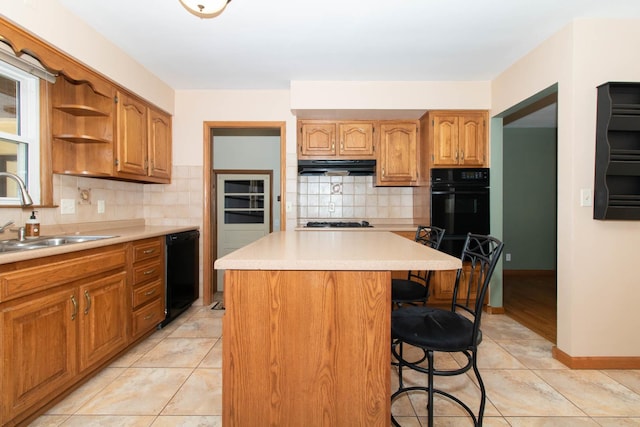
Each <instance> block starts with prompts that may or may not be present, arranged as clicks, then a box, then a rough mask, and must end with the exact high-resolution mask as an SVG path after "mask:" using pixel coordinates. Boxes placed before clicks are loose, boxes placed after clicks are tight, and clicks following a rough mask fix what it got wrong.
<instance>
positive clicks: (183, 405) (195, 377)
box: [161, 369, 222, 415]
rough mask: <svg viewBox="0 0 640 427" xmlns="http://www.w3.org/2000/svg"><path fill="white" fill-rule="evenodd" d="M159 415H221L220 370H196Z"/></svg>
mask: <svg viewBox="0 0 640 427" xmlns="http://www.w3.org/2000/svg"><path fill="white" fill-rule="evenodd" d="M161 415H222V369H196V370H194V371H193V373H192V374H191V376H190V377H189V378H188V379H187V381H186V382H185V383H184V384H183V385H182V387H180V390H178V392H177V393H176V395H175V396H174V397H173V399H171V401H169V403H168V404H167V406H166V407H165V408H164V410H163V411H162V412H161Z"/></svg>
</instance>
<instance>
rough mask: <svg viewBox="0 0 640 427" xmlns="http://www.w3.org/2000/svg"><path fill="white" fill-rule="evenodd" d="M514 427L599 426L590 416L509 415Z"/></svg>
mask: <svg viewBox="0 0 640 427" xmlns="http://www.w3.org/2000/svg"><path fill="white" fill-rule="evenodd" d="M507 421H508V422H509V425H511V426H512V427H560V426H562V427H598V426H599V424H598V423H597V422H595V421H594V420H592V419H591V418H588V417H507Z"/></svg>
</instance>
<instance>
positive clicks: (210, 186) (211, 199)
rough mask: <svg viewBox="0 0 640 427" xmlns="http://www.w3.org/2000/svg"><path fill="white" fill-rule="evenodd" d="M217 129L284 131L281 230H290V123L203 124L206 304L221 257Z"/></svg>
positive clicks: (203, 254)
mask: <svg viewBox="0 0 640 427" xmlns="http://www.w3.org/2000/svg"><path fill="white" fill-rule="evenodd" d="M214 129H279V130H280V189H279V190H280V229H281V230H285V229H286V209H284V208H283V206H286V192H285V188H286V176H285V172H286V169H287V168H286V148H287V142H286V141H287V138H286V122H284V121H278V122H254V121H239V122H235V121H233V122H226V121H224V122H217V121H211V122H209V121H207V122H204V123H203V144H202V146H203V174H202V175H203V189H202V191H203V197H202V198H203V203H202V205H203V206H202V209H203V212H202V236H203V237H202V263H203V269H202V294H203V295H202V299H203V304H204V305H209V304H211V303H213V294H214V293H215V291H216V289H215V288H216V287H215V283H214V278H215V274H213V261H214V260H215V259H216V258H217V241H218V235H217V230H216V227H215V226H214V223H213V222H212V219H213V220H215V217H212V215H213V214H214V212H215V191H214V184H215V183H214V182H213V144H215V140H214V138H213V130H214Z"/></svg>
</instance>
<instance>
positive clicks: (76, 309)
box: [71, 295, 78, 320]
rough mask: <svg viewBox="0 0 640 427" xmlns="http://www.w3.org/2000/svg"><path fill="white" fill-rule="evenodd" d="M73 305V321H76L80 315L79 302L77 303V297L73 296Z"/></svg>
mask: <svg viewBox="0 0 640 427" xmlns="http://www.w3.org/2000/svg"><path fill="white" fill-rule="evenodd" d="M71 303H72V304H73V313H71V320H76V316H77V315H78V301H76V296H75V295H71Z"/></svg>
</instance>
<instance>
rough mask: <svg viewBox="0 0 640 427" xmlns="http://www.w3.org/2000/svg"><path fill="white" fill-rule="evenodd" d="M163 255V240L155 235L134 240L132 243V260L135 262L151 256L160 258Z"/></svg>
mask: <svg viewBox="0 0 640 427" xmlns="http://www.w3.org/2000/svg"><path fill="white" fill-rule="evenodd" d="M162 256H163V241H162V238H160V237H157V238H153V239H146V240H141V241H139V242H136V243H135V244H134V245H133V262H134V263H137V262H140V261H144V260H147V259H151V258H158V259H161V258H162Z"/></svg>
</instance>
